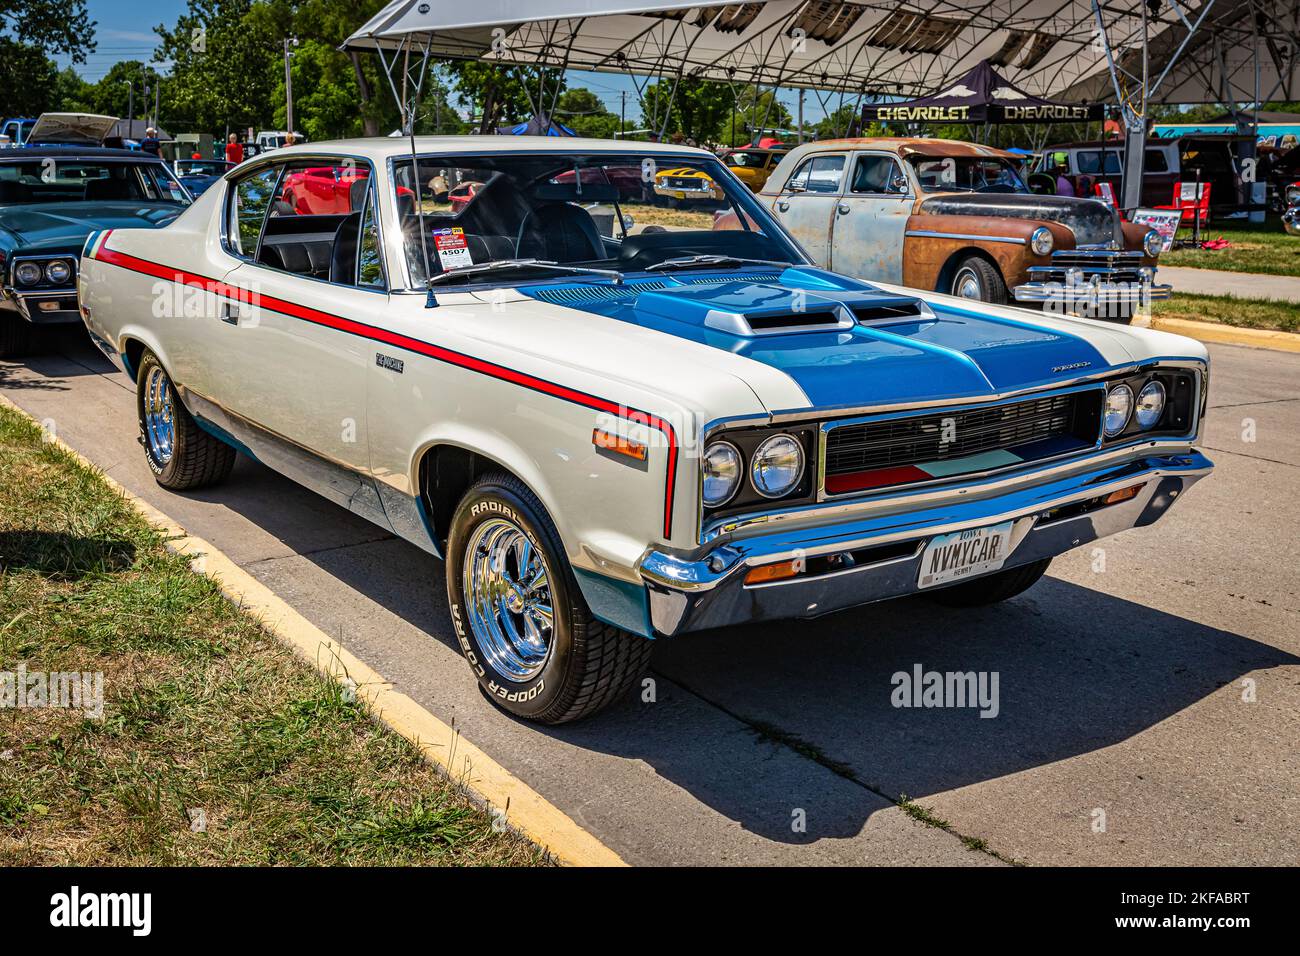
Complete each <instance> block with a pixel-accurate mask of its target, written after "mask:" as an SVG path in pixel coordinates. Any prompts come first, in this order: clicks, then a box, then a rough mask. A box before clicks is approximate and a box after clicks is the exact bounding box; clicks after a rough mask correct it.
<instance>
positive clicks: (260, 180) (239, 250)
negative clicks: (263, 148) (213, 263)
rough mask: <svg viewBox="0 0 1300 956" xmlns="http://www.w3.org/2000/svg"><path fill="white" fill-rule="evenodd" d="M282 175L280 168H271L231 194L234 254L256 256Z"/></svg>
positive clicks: (244, 181)
mask: <svg viewBox="0 0 1300 956" xmlns="http://www.w3.org/2000/svg"><path fill="white" fill-rule="evenodd" d="M279 175H280V167H279V166H268V167H267V168H266V169H261V170H258V171H257V172H256V173H253V174H252V175H250V176H245V177H244V178H243V179H241V180H239V181H237V182H236V183H235V186H234V189H232V190H231V199H230V228H229V230H228V233H229V238H230V248H231V251H232V252H234V253H236V254H238V255H241V256H247V257H249V258H250V259H251V258H253V257H255V256H256V255H257V242H258V239H260V238H261V236H262V224H263V223H264V222H265V221H266V211H267V209H268V208H270V205H271V200H272V198H273V193H274V190H275V181H276V179H278V178H279Z"/></svg>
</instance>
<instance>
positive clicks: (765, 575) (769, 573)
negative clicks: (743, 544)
mask: <svg viewBox="0 0 1300 956" xmlns="http://www.w3.org/2000/svg"><path fill="white" fill-rule="evenodd" d="M803 568H804V564H803V562H802V561H801V560H800V559H797V558H796V559H795V560H793V561H778V562H777V563H776V564H763V565H759V566H758V567H756V568H753V569H752V570H750V572H749V573H748V574H746V575H745V583H746V584H765V583H767V582H769V581H784V580H785V579H786V578H792V577H794V576H795V575H797V574H798V573H799V572H800V571H802V570H803Z"/></svg>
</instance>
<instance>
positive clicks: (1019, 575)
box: [925, 558, 1052, 607]
mask: <svg viewBox="0 0 1300 956" xmlns="http://www.w3.org/2000/svg"><path fill="white" fill-rule="evenodd" d="M1051 563H1052V559H1051V558H1044V559H1043V560H1041V561H1035V562H1033V563H1032V564H1024V565H1021V566H1020V567H1018V568H1007V569H1006V570H1005V571H997V572H995V573H993V574H986V575H984V576H983V577H979V578H976V579H975V580H973V581H965V582H963V583H962V584H954V585H953V586H952V587H947V588H941V589H939V590H938V591H930V592H927V593H926V594H925V596H926V597H927V598H929V599H930V600H931V601H934V602H936V603H938V604H945V605H947V606H948V607H983V606H985V605H987V604H997V603H999V602H1001V601H1006V600H1008V599H1010V598H1013V597H1015V596H1016V595H1017V594H1020V593H1021V592H1023V591H1028V590H1029V589H1030V588H1031V587H1033V586H1034V585H1035V584H1037V583H1038V579H1039V578H1041V577H1042V576H1043V574H1044V573H1045V572H1046V571H1047V566H1048V565H1049V564H1051Z"/></svg>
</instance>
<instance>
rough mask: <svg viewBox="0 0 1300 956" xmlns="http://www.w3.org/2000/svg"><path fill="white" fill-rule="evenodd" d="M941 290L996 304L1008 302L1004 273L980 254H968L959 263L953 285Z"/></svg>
mask: <svg viewBox="0 0 1300 956" xmlns="http://www.w3.org/2000/svg"><path fill="white" fill-rule="evenodd" d="M939 291H941V292H943V291H947V292H948V293H949V294H950V295H955V296H959V297H961V298H963V299H976V300H978V301H980V302H991V303H994V304H995V305H1005V304H1006V302H1007V284H1006V282H1004V281H1003V280H1002V273H1000V272H998V269H997V266H995V265H993V263H991V262H989V261H988V260H987V259H981V258H980V257H979V256H967V257H966V258H965V259H963V260H962V261H961V262H959V263H957V268H956V269H955V270H953V274H952V283H951V285H950V286H949V287H948V289H946V290H944V289H940V290H939Z"/></svg>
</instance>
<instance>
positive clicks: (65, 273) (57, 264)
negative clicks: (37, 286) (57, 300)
mask: <svg viewBox="0 0 1300 956" xmlns="http://www.w3.org/2000/svg"><path fill="white" fill-rule="evenodd" d="M45 278H46V279H47V280H49V282H50V284H51V285H64V284H65V283H66V282H67V281H68V280H69V279H71V278H72V267H71V266H70V265H68V264H67V263H66V262H64V261H63V260H62V259H55V260H54V261H53V262H51V263H50V264H49V265H47V266H46V267H45Z"/></svg>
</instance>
